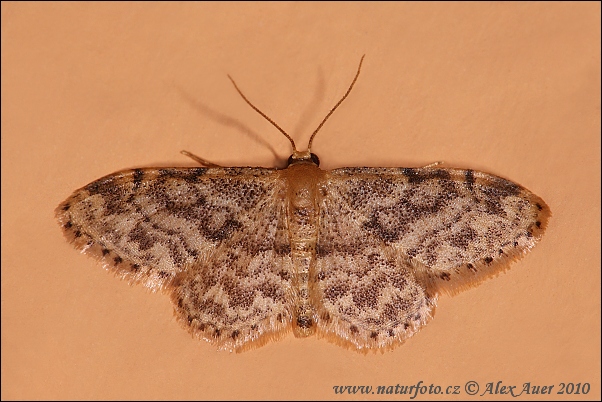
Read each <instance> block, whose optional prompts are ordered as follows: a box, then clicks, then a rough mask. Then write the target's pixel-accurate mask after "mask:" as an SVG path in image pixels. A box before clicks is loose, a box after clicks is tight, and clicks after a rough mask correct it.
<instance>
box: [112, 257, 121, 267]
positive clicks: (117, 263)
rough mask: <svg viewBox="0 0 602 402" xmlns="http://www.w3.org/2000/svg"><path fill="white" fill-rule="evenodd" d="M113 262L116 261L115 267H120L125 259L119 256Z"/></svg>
mask: <svg viewBox="0 0 602 402" xmlns="http://www.w3.org/2000/svg"><path fill="white" fill-rule="evenodd" d="M113 261H115V265H119V264H121V263H122V262H123V258H121V257H120V256H117V257H115V258H113Z"/></svg>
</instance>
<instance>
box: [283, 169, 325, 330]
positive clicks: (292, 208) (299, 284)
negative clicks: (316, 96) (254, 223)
mask: <svg viewBox="0 0 602 402" xmlns="http://www.w3.org/2000/svg"><path fill="white" fill-rule="evenodd" d="M323 175H324V172H323V171H322V170H321V169H320V168H318V167H317V166H316V165H315V164H313V163H311V162H301V163H295V164H292V165H290V166H289V167H288V168H287V169H285V170H284V171H283V177H284V178H285V181H286V183H287V220H288V230H289V239H290V243H291V257H292V261H293V270H294V272H293V283H294V286H293V288H294V289H295V291H296V295H295V299H296V300H295V303H294V305H295V311H294V312H293V315H294V319H293V332H294V334H295V336H298V337H306V336H310V335H312V334H313V333H314V332H315V328H316V320H317V315H316V311H315V306H313V304H312V302H311V292H312V290H313V287H312V285H311V278H313V277H315V269H316V268H315V261H316V259H315V257H316V242H317V240H318V224H319V222H318V218H319V216H320V211H319V208H318V191H319V184H320V182H321V181H322V179H323Z"/></svg>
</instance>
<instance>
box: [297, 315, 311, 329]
mask: <svg viewBox="0 0 602 402" xmlns="http://www.w3.org/2000/svg"><path fill="white" fill-rule="evenodd" d="M297 325H298V326H299V327H300V328H311V327H312V326H313V325H314V322H313V320H312V319H311V318H309V317H307V316H305V315H300V316H298V317H297Z"/></svg>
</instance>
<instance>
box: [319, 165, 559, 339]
mask: <svg viewBox="0 0 602 402" xmlns="http://www.w3.org/2000/svg"><path fill="white" fill-rule="evenodd" d="M319 205H320V224H319V234H318V241H317V245H316V258H317V272H316V276H317V277H316V283H317V286H316V289H315V295H314V298H315V300H317V304H318V306H319V307H318V316H319V324H318V326H319V330H320V332H321V333H322V334H325V335H327V336H330V335H335V336H337V337H339V339H340V341H342V342H343V343H347V342H351V344H353V345H354V346H355V347H356V348H359V349H362V348H370V347H388V346H392V345H393V344H394V343H395V342H399V341H403V340H404V339H406V338H408V337H409V336H411V335H412V334H414V333H415V332H416V331H417V330H418V329H419V328H420V326H421V325H424V324H425V323H426V322H427V321H428V319H429V318H430V317H431V315H432V312H431V310H432V309H433V308H434V307H435V305H436V299H437V296H438V294H440V293H441V292H447V293H453V292H456V291H458V290H461V289H463V288H465V287H468V286H471V285H475V284H477V283H478V282H480V281H481V280H482V279H484V278H486V277H489V276H491V275H494V274H496V273H499V272H500V271H502V270H504V269H505V268H506V267H507V266H508V263H509V262H510V261H512V260H513V259H515V258H517V257H520V256H521V255H523V254H524V253H525V252H526V251H528V250H529V249H530V248H531V247H533V246H534V245H535V243H536V242H537V240H539V238H540V237H541V235H542V234H543V232H544V230H545V227H546V225H547V221H548V218H549V216H550V210H549V208H548V206H547V205H546V204H545V202H544V201H543V200H542V199H541V198H539V197H538V196H536V195H534V194H533V193H531V192H529V191H528V190H527V189H525V188H523V187H521V186H519V185H517V184H515V183H512V182H510V181H508V180H506V179H503V178H500V177H496V176H493V175H489V174H486V173H481V172H476V171H472V170H460V169H440V168H422V169H407V168H343V169H337V170H333V171H331V172H329V173H328V174H327V175H326V178H325V180H324V182H323V183H322V184H321V198H320V200H319Z"/></svg>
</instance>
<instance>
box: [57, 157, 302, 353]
mask: <svg viewBox="0 0 602 402" xmlns="http://www.w3.org/2000/svg"><path fill="white" fill-rule="evenodd" d="M283 191H284V183H283V181H282V180H281V179H280V176H279V173H278V171H276V170H274V169H262V168H211V169H208V168H178V169H153V168H149V169H135V170H128V171H123V172H118V173H115V174H112V175H108V176H106V177H104V178H101V179H99V180H97V181H94V182H92V183H90V184H88V185H87V186H85V187H83V188H81V189H79V190H77V191H75V192H74V193H73V194H72V195H71V196H70V197H69V198H68V199H67V200H65V201H64V202H63V203H61V204H60V205H59V207H58V208H57V209H56V215H57V218H58V220H59V222H60V224H61V225H62V227H63V230H64V232H65V235H66V236H67V238H68V239H69V240H70V241H71V242H73V243H74V245H75V246H76V247H77V248H79V249H81V250H82V251H84V252H86V253H87V254H90V255H92V256H94V257H96V258H98V259H100V260H101V261H102V262H103V263H104V265H105V267H106V268H108V269H110V270H112V271H113V272H115V273H116V274H117V275H119V276H121V277H124V278H126V279H128V280H130V282H137V283H142V284H144V285H146V286H148V287H149V288H151V289H153V290H158V289H165V290H168V291H169V292H171V295H172V300H173V302H174V305H175V309H176V315H177V317H178V319H179V320H180V321H181V322H183V323H184V325H186V326H187V327H188V328H189V330H190V331H191V332H192V333H194V334H196V335H197V336H199V337H201V338H203V339H206V340H208V341H210V342H212V343H214V344H216V345H218V346H219V347H220V348H222V349H229V350H232V349H236V348H239V347H241V346H242V345H243V344H245V343H248V342H251V341H258V340H262V339H263V340H266V339H269V338H271V337H274V336H277V335H280V334H281V333H283V332H284V331H285V330H286V329H287V328H289V322H290V319H291V318H290V316H291V314H290V312H289V307H288V302H287V297H288V295H289V293H290V277H291V274H290V269H291V268H290V266H291V264H290V247H289V239H288V232H287V229H286V218H285V200H284V197H285V196H284V193H283Z"/></svg>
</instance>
